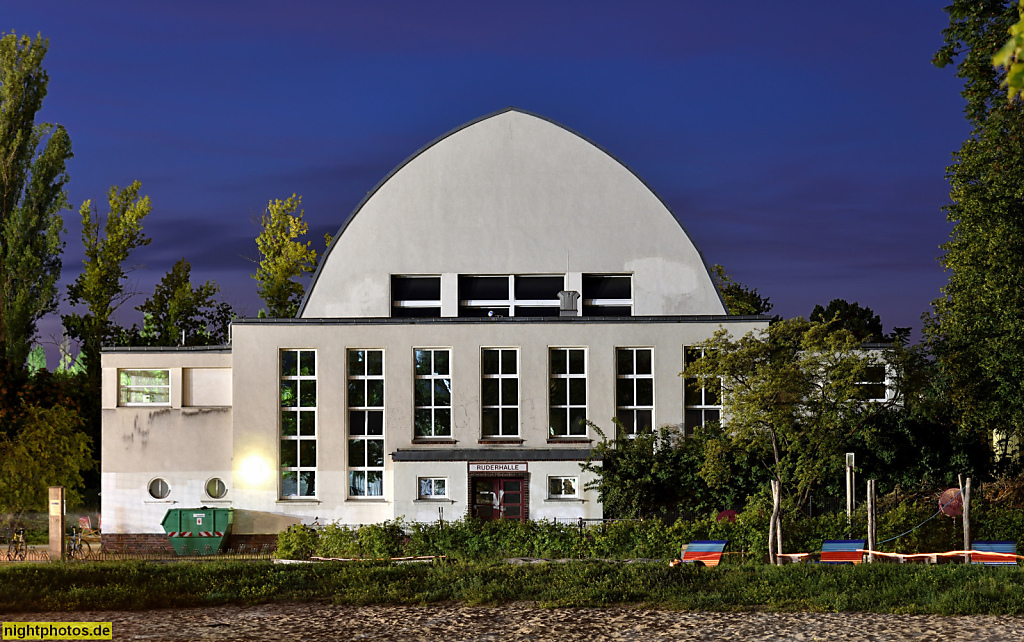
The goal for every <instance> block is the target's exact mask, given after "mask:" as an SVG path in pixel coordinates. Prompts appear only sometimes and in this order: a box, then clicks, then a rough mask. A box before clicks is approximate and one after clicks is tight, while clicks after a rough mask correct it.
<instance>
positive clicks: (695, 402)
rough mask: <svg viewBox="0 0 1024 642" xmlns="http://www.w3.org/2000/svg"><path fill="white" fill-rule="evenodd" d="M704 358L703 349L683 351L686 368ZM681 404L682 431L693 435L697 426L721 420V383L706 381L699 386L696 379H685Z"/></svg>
mask: <svg viewBox="0 0 1024 642" xmlns="http://www.w3.org/2000/svg"><path fill="white" fill-rule="evenodd" d="M703 356H704V349H703V348H694V347H691V346H687V347H686V348H684V349H683V360H684V365H686V366H688V365H690V364H691V363H694V362H696V361H698V360H699V359H701V358H702V357H703ZM683 381H684V386H685V387H684V390H683V395H684V396H683V404H684V407H685V412H684V413H683V429H684V431H685V432H686V433H687V434H693V431H694V429H695V428H697V427H698V426H703V425H704V424H707V423H709V422H719V421H721V420H722V383H721V382H720V381H717V380H716V381H713V382H712V381H708V382H707V383H708V385H706V386H701V385H700V380H699V379H697V378H696V377H686V378H685V379H684V380H683Z"/></svg>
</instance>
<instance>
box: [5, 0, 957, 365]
mask: <svg viewBox="0 0 1024 642" xmlns="http://www.w3.org/2000/svg"><path fill="white" fill-rule="evenodd" d="M945 4H947V2H946V0H898V1H894V0H858V1H857V2H822V1H821V0H814V1H806V2H795V1H785V0H783V1H775V2H754V1H753V0H750V1H747V0H741V1H734V2H728V3H724V2H723V3H718V2H707V1H706V0H699V1H692V2H691V1H678V0H677V1H672V2H628V3H627V2H601V1H598V0H589V1H586V2H551V1H550V0H548V1H545V2H528V1H524V0H516V1H515V2H488V1H482V0H477V1H475V2H423V1H418V2H391V1H387V0H382V1H379V2H327V1H324V2H280V1H277V2H258V1H253V0H248V1H246V2H220V1H218V2H209V1H206V2H182V1H176V2H173V3H172V2H161V3H156V2H123V3H115V2H47V1H33V2H10V1H4V2H3V3H2V4H0V30H4V31H7V32H10V31H11V30H14V31H15V32H17V33H19V34H22V33H30V34H33V35H34V34H35V33H36V32H41V33H42V34H43V36H45V37H47V38H49V39H50V50H49V53H48V55H47V57H46V61H45V65H46V68H47V70H48V72H49V74H50V85H49V95H48V96H47V99H46V101H45V103H44V108H43V110H42V112H41V114H40V119H41V120H46V121H50V122H59V123H62V124H63V125H65V126H66V127H67V129H68V132H69V133H70V135H71V138H72V141H73V144H74V152H75V158H74V159H73V160H72V161H71V163H70V166H69V174H70V176H71V181H70V183H69V196H70V199H71V201H72V204H73V206H74V210H73V211H68V212H66V213H65V221H66V224H67V228H68V237H67V249H66V252H65V254H64V277H63V282H64V283H69V282H70V281H71V280H73V279H74V277H75V276H76V275H77V273H78V272H79V271H80V269H81V259H82V250H81V243H80V240H79V239H80V229H81V226H80V224H79V220H78V213H77V209H78V206H79V205H80V204H81V202H82V201H83V200H84V199H87V198H90V199H93V202H94V203H98V204H99V205H100V209H101V211H102V212H104V213H105V212H106V191H107V188H108V187H109V186H110V185H113V184H116V185H120V186H125V185H127V184H129V183H130V182H131V181H132V180H135V179H138V180H140V181H142V188H143V193H145V194H148V195H150V197H151V198H152V200H153V205H154V207H153V212H152V214H151V215H150V216H149V217H148V218H147V219H146V221H145V227H146V230H147V232H148V234H149V235H150V236H151V237H152V239H153V242H152V244H151V245H150V246H149V247H147V248H144V249H143V250H141V251H139V252H138V253H137V254H136V255H135V257H134V259H133V260H132V263H133V264H135V265H138V266H139V267H138V269H137V270H135V271H134V272H133V273H132V282H133V287H134V288H136V289H137V290H139V291H140V292H142V293H143V294H142V295H140V296H138V297H136V298H134V299H132V300H131V301H130V302H129V303H128V304H126V305H125V306H124V307H123V308H122V310H121V312H120V313H119V320H120V321H121V322H122V323H126V324H130V323H131V322H133V321H137V320H138V313H137V312H135V311H134V310H133V309H132V308H133V307H134V306H136V305H139V304H141V303H142V302H143V300H144V299H145V296H148V295H149V294H150V293H151V292H152V287H153V284H154V283H155V282H156V281H158V280H159V279H160V277H161V276H162V275H163V274H164V273H165V272H166V271H168V270H169V269H170V267H171V266H172V265H173V263H174V262H175V261H176V260H178V259H179V258H181V257H185V258H187V259H188V260H189V261H191V263H192V266H193V282H196V281H204V280H207V279H214V280H216V281H217V283H219V284H220V285H221V287H222V289H223V294H224V297H225V298H226V300H228V301H230V302H231V303H232V304H233V305H235V306H236V307H237V308H238V309H239V311H240V312H241V313H242V316H254V315H255V314H256V312H257V311H258V310H259V308H260V307H261V302H260V301H259V299H258V297H257V296H256V288H255V282H254V281H253V280H252V279H251V278H250V275H251V274H252V273H253V272H254V271H255V263H253V262H252V260H253V259H255V258H256V246H255V242H254V240H253V239H254V238H255V236H256V234H258V231H259V230H258V228H257V227H256V225H255V223H254V222H253V219H254V217H257V216H258V215H259V213H260V212H261V210H262V209H263V208H264V207H265V206H266V204H267V201H268V200H269V199H272V198H286V197H288V196H290V195H291V194H292V193H293V192H294V193H298V194H300V195H302V196H303V206H304V209H305V212H306V220H307V221H308V222H309V224H310V232H311V236H310V238H312V239H313V240H314V245H315V247H316V248H317V250H318V251H320V250H322V249H323V234H324V233H325V232H332V233H333V232H335V231H336V230H337V229H338V228H339V227H340V225H341V224H342V223H343V222H344V220H345V219H346V218H347V217H348V215H349V214H350V213H351V211H352V209H353V208H354V207H355V206H356V204H357V203H358V202H359V200H360V199H361V198H362V197H363V195H365V194H366V192H367V191H369V190H371V189H372V188H373V187H374V186H375V185H376V184H377V182H378V181H379V180H380V179H381V178H383V177H384V176H385V175H386V174H387V173H388V172H389V171H390V170H391V169H392V168H394V167H395V166H396V165H398V164H399V163H401V162H402V161H403V160H404V159H405V158H407V157H408V156H409V155H410V154H412V153H413V152H415V151H416V150H418V149H419V148H420V147H422V146H423V145H424V144H426V143H428V142H430V141H431V140H433V139H434V138H436V137H437V136H439V135H441V134H443V133H445V132H447V131H448V130H450V129H452V128H455V127H457V126H459V125H461V124H463V123H465V122H467V121H470V120H473V119H475V118H477V117H479V116H482V115H484V114H488V113H491V112H493V111H496V110H499V109H502V108H504V107H507V106H510V105H513V106H516V107H519V108H521V109H525V110H527V111H531V112H534V113H537V114H540V115H543V116H546V117H548V118H551V119H553V120H555V121H557V122H560V123H562V124H563V125H565V126H567V127H569V128H570V129H573V130H575V131H577V132H579V133H581V134H582V135H584V136H586V137H588V138H589V139H591V140H593V141H595V142H596V143H598V144H599V145H601V146H603V147H604V148H605V149H607V150H608V151H609V152H611V153H612V154H614V155H615V156H616V157H618V158H619V159H620V160H621V161H622V162H624V163H625V164H627V165H628V166H630V167H631V168H632V169H633V170H634V171H636V172H637V173H638V174H639V175H640V176H641V177H642V178H644V179H645V180H646V181H647V183H648V184H649V185H650V186H651V187H652V188H653V189H654V190H655V191H656V192H657V193H658V194H659V195H660V196H661V197H662V198H663V199H664V200H665V201H666V202H667V203H668V204H669V206H670V207H671V208H672V209H673V210H674V212H675V213H676V215H677V216H678V217H679V219H680V221H681V222H682V224H683V225H684V227H685V228H686V229H687V230H688V231H689V233H690V235H691V237H692V238H693V239H694V241H695V242H696V244H697V246H698V248H699V249H700V250H701V251H702V252H703V254H704V257H705V259H706V260H707V261H708V263H709V264H713V263H720V264H722V265H724V266H726V268H727V270H728V271H729V272H731V273H732V274H733V275H734V277H735V278H736V279H737V280H739V281H740V282H742V283H744V284H746V285H748V286H751V287H756V288H757V289H758V291H759V292H760V293H761V294H762V295H765V296H769V297H770V298H771V301H772V302H773V303H774V304H775V309H774V311H773V312H775V313H778V314H781V315H782V316H785V317H791V316H797V315H803V316H807V315H808V314H809V313H810V311H811V309H812V308H813V307H814V305H815V304H816V303H821V304H823V305H824V304H827V303H828V301H829V300H831V299H833V298H845V299H847V300H850V301H858V302H860V303H861V304H862V305H866V306H869V307H871V308H873V309H874V310H875V311H876V312H877V313H879V314H880V315H881V317H882V322H883V324H884V326H885V329H886V331H889V330H890V329H891V328H892V327H893V326H913V327H914V337H915V338H916V337H918V336H919V330H920V320H919V317H920V315H921V314H922V313H923V312H925V311H926V310H928V309H929V307H930V302H931V300H932V299H934V298H936V297H937V296H938V294H939V287H940V286H941V285H942V284H943V283H944V282H945V276H944V275H943V272H942V268H941V266H940V265H939V263H938V262H937V260H936V257H937V256H938V255H939V253H940V250H939V245H940V244H941V243H943V242H944V241H945V240H946V238H947V237H948V234H949V231H950V225H949V224H948V223H947V222H946V220H945V214H944V212H943V211H942V209H941V208H942V207H943V205H945V204H946V203H947V202H948V195H949V189H948V185H947V183H946V180H945V167H946V166H947V165H948V164H949V163H950V162H951V160H950V153H951V152H953V151H954V150H956V149H957V148H958V147H959V145H960V143H961V142H962V140H963V139H964V138H965V137H966V136H967V134H968V131H969V130H968V126H967V123H966V121H965V120H964V118H963V101H962V99H961V98H960V96H959V90H960V85H959V82H958V81H957V79H956V78H955V76H954V72H953V70H952V69H944V70H940V69H936V68H935V67H933V66H932V65H931V62H930V61H931V57H932V54H933V53H934V52H935V50H936V49H938V47H939V46H940V45H941V31H942V29H943V28H944V27H946V26H947V24H948V21H947V17H946V14H945V13H944V12H943V11H942V7H943V6H944V5H945ZM63 307H64V309H65V310H66V309H67V304H66V303H65V304H64V306H63ZM40 329H41V336H40V339H41V340H42V341H43V342H44V343H45V342H48V341H50V338H51V336H58V337H59V334H60V327H59V321H56V320H49V321H47V322H45V323H43V324H42V325H41V328H40ZM51 365H52V364H51Z"/></svg>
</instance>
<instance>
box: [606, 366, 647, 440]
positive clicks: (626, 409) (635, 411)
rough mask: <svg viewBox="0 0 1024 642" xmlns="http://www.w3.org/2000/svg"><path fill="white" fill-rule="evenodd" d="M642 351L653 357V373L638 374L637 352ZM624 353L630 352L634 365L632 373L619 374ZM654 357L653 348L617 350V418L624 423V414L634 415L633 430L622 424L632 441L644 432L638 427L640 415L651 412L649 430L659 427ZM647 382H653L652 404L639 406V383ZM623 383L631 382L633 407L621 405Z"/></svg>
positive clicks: (628, 425)
mask: <svg viewBox="0 0 1024 642" xmlns="http://www.w3.org/2000/svg"><path fill="white" fill-rule="evenodd" d="M640 350H646V351H648V352H649V353H650V355H651V358H650V363H651V371H650V372H649V373H640V374H638V373H637V372H636V370H637V367H636V364H637V352H638V351H640ZM622 351H629V352H630V353H631V355H632V356H631V359H632V363H631V364H630V370H631V373H628V374H619V357H620V352H622ZM654 357H655V355H654V348H653V347H652V346H636V347H633V346H620V347H617V348H615V416H616V417H618V418H619V420H620V421H622V415H623V414H624V413H631V414H632V422H631V424H632V429H631V428H630V423H627V422H625V421H623V422H622V423H623V427H624V428H625V430H626V436H627V437H628V438H630V439H633V438H634V437H636V436H637V435H638V434H640V432H639V431H640V430H642V428H639V427H637V417H638V416H639V413H642V412H650V415H651V425H650V426H648V429H649V430H651V431H653V430H654V427H655V426H656V425H657V424H656V423H655V417H654V408H655V395H654V393H655V387H654V371H655V367H654ZM647 380H649V381H650V382H651V403H650V405H647V404H638V403H637V396H638V395H637V391H638V389H639V387H640V384H639V383H638V382H639V381H647ZM622 381H629V382H631V384H630V385H631V387H632V389H633V403H632V404H631V405H622V406H620V405H619V386H620V385H621V383H620V382H622Z"/></svg>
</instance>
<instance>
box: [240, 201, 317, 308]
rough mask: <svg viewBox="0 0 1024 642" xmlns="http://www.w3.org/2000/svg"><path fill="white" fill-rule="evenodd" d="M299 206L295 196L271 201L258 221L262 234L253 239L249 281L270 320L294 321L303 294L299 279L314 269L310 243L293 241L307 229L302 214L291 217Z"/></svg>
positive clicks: (300, 202) (314, 254)
mask: <svg viewBox="0 0 1024 642" xmlns="http://www.w3.org/2000/svg"><path fill="white" fill-rule="evenodd" d="M300 205H302V197H301V196H296V195H295V194H292V196H291V198H289V199H288V200H285V201H282V200H280V199H275V200H272V201H270V202H269V203H268V204H267V209H266V211H265V212H264V213H263V216H262V217H261V218H260V225H261V227H262V231H261V232H260V234H259V236H257V237H256V246H257V247H258V248H259V252H260V261H259V267H258V268H257V269H256V274H254V275H253V278H254V279H256V283H257V292H258V293H259V295H260V298H261V299H263V301H264V303H266V304H267V314H268V315H269V316H271V317H294V316H295V315H296V314H297V313H298V311H299V303H300V302H301V301H302V296H303V294H304V293H305V288H304V287H303V285H302V282H301V281H300V280H299V279H300V278H301V277H302V276H303V275H304V274H307V273H310V272H313V271H314V270H315V269H316V250H314V249H313V248H312V247H310V245H311V244H312V241H307V242H305V243H302V242H300V241H298V240H296V239H298V238H299V237H301V236H303V235H304V234H306V232H307V231H308V229H309V228H308V226H307V225H306V223H305V221H303V220H302V217H303V215H304V214H305V211H304V210H299V213H298V214H295V211H296V210H298V209H299V206H300Z"/></svg>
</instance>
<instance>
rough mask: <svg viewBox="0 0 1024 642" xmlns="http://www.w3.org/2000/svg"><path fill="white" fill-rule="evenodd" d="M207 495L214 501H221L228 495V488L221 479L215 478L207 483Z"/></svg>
mask: <svg viewBox="0 0 1024 642" xmlns="http://www.w3.org/2000/svg"><path fill="white" fill-rule="evenodd" d="M206 494H207V495H209V496H210V497H212V498H213V499H221V498H222V497H224V496H225V495H227V494H228V487H227V486H225V485H224V482H223V481H221V479H220V477H214V478H213V479H211V480H210V481H208V482H206Z"/></svg>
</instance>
